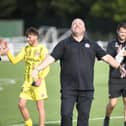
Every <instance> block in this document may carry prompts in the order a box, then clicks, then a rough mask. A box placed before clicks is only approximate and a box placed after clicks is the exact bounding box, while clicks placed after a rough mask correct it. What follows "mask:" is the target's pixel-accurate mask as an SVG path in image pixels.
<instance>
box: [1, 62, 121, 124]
mask: <svg viewBox="0 0 126 126" xmlns="http://www.w3.org/2000/svg"><path fill="white" fill-rule="evenodd" d="M59 71H60V70H59V65H58V63H55V64H53V65H51V71H50V73H49V75H48V77H47V89H48V96H49V98H48V99H47V100H46V101H45V108H46V126H59V123H54V122H55V121H59V120H60V82H59ZM23 74H24V64H23V63H19V64H16V65H13V64H11V63H9V62H1V63H0V126H14V125H15V124H23V119H22V117H21V115H20V112H19V110H18V107H17V103H18V95H19V92H20V87H21V85H22V83H23ZM107 80H108V65H106V64H105V63H103V62H98V63H96V65H95V78H94V81H95V82H94V87H95V95H94V101H93V104H92V109H91V113H90V126H102V122H103V119H102V118H103V117H104V114H105V107H106V103H107V101H108V85H107ZM28 108H29V111H30V114H31V117H32V119H33V122H34V126H37V125H38V113H37V109H36V106H35V103H33V102H31V101H29V102H28ZM112 116H114V117H115V116H123V104H122V101H121V98H120V99H119V102H118V104H117V106H116V108H115V110H114V111H113V113H112ZM76 117H77V113H76V110H75V111H74V116H73V119H74V120H76ZM93 119H96V120H93ZM53 121H54V122H53ZM117 125H118V126H121V125H123V118H119V119H111V126H117ZM74 126H76V121H75V122H74Z"/></svg>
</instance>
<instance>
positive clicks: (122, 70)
mask: <svg viewBox="0 0 126 126" xmlns="http://www.w3.org/2000/svg"><path fill="white" fill-rule="evenodd" d="M119 70H120V73H121V78H124V77H126V69H125V68H124V65H120V67H119Z"/></svg>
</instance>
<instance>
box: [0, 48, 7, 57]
mask: <svg viewBox="0 0 126 126" xmlns="http://www.w3.org/2000/svg"><path fill="white" fill-rule="evenodd" d="M8 51H9V48H4V49H3V48H1V49H0V55H7V53H8Z"/></svg>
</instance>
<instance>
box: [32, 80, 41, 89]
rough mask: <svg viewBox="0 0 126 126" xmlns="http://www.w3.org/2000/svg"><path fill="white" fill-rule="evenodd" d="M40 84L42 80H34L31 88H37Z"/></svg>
mask: <svg viewBox="0 0 126 126" xmlns="http://www.w3.org/2000/svg"><path fill="white" fill-rule="evenodd" d="M41 83H42V79H40V78H38V79H37V80H34V81H33V82H32V86H36V87H38V86H40V85H41Z"/></svg>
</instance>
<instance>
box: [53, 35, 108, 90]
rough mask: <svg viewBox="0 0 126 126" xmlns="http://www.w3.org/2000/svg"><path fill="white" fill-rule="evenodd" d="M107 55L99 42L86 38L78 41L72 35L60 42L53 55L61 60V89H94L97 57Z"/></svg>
mask: <svg viewBox="0 0 126 126" xmlns="http://www.w3.org/2000/svg"><path fill="white" fill-rule="evenodd" d="M105 55H106V53H105V51H104V50H103V49H102V48H101V47H100V46H99V45H98V44H97V43H95V42H91V41H89V40H88V39H85V38H84V39H83V40H82V41H81V42H77V41H76V40H75V39H74V38H73V37H72V36H70V37H68V38H66V39H65V40H62V41H61V42H59V43H58V44H57V45H56V47H55V48H54V50H53V51H52V53H51V56H52V57H54V58H55V60H58V59H59V60H60V66H61V73H60V77H61V90H63V91H65V90H84V91H93V90H94V86H93V79H94V78H93V76H94V75H93V74H94V63H95V57H97V58H98V59H101V58H102V57H103V56H105Z"/></svg>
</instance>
